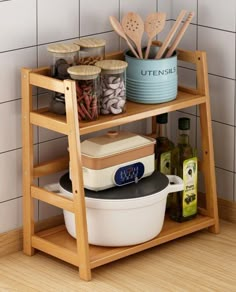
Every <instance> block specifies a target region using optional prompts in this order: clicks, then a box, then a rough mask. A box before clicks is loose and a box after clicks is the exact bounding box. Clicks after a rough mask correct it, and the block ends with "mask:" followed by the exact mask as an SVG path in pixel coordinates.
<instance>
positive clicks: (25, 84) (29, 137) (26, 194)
mask: <svg viewBox="0 0 236 292" xmlns="http://www.w3.org/2000/svg"><path fill="white" fill-rule="evenodd" d="M30 72H31V70H29V69H24V68H23V69H22V72H21V78H22V97H23V98H22V153H23V161H22V171H23V214H24V216H23V241H24V242H23V250H24V253H25V254H27V255H33V254H34V248H32V235H33V234H34V205H33V199H32V198H31V189H30V188H31V185H32V183H33V161H34V159H33V151H34V150H33V127H32V125H31V124H30V111H31V110H32V86H31V85H30V82H29V74H30Z"/></svg>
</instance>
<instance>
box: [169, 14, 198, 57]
mask: <svg viewBox="0 0 236 292" xmlns="http://www.w3.org/2000/svg"><path fill="white" fill-rule="evenodd" d="M193 16H194V12H190V13H189V15H188V17H187V19H186V21H185V23H184V24H183V26H182V27H181V29H180V31H179V32H178V33H177V35H176V37H175V39H174V41H173V43H172V44H171V47H170V48H169V50H168V52H167V54H166V56H165V58H169V57H170V56H172V54H173V52H174V50H175V49H176V48H177V46H178V44H179V42H180V41H181V39H182V37H183V35H184V33H185V31H186V29H187V28H188V26H189V24H190V22H191V20H192V18H193Z"/></svg>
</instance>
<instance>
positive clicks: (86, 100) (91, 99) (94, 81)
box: [68, 65, 101, 121]
mask: <svg viewBox="0 0 236 292" xmlns="http://www.w3.org/2000/svg"><path fill="white" fill-rule="evenodd" d="M100 72H101V69H100V68H98V67H96V66H92V65H79V66H73V67H69V68H68V73H69V74H70V77H71V78H72V79H73V80H75V82H76V95H77V103H78V117H79V121H93V120H96V119H97V118H98V115H99V102H100Z"/></svg>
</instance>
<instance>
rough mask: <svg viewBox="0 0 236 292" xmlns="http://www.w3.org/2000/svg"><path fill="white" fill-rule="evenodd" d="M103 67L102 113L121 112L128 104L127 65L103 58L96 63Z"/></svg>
mask: <svg viewBox="0 0 236 292" xmlns="http://www.w3.org/2000/svg"><path fill="white" fill-rule="evenodd" d="M95 65H96V66H97V67H99V68H101V70H102V71H101V90H102V92H101V103H100V108H101V114H103V115H107V114H120V113H123V112H125V105H126V67H127V66H128V64H127V63H126V62H124V61H119V60H103V61H99V62H97V63H96V64H95Z"/></svg>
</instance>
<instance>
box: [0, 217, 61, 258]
mask: <svg viewBox="0 0 236 292" xmlns="http://www.w3.org/2000/svg"><path fill="white" fill-rule="evenodd" d="M63 222H64V218H63V215H59V216H55V217H51V218H49V219H45V220H42V221H39V222H37V223H36V226H35V229H36V231H40V230H43V229H46V228H50V227H54V226H57V225H60V224H62V223H63ZM22 249H23V230H22V228H19V229H15V230H11V231H8V232H4V233H2V234H0V257H3V256H5V255H8V254H11V253H14V252H17V251H19V250H22Z"/></svg>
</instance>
